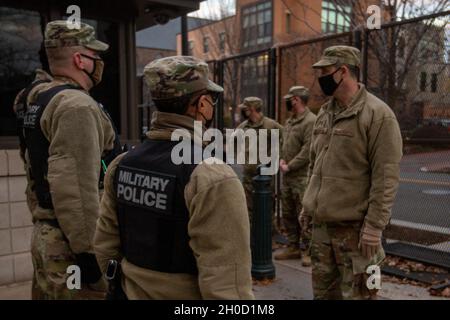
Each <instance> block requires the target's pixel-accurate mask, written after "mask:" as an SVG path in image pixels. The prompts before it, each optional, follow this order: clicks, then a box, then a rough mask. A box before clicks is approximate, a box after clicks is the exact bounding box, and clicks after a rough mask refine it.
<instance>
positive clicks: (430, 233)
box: [362, 12, 450, 268]
mask: <svg viewBox="0 0 450 320" xmlns="http://www.w3.org/2000/svg"><path fill="white" fill-rule="evenodd" d="M449 17H450V15H449V14H448V12H447V13H446V14H441V15H438V14H437V15H433V16H429V17H426V18H419V19H414V20H410V21H405V22H397V23H391V24H388V25H384V26H382V28H381V29H378V30H366V31H365V35H364V37H363V38H364V39H363V41H364V43H363V52H364V55H363V56H364V63H363V69H362V72H363V81H364V82H365V84H366V86H367V88H368V90H369V91H370V92H372V93H374V94H375V95H377V96H378V97H379V98H381V99H382V100H383V101H385V102H386V103H387V104H388V105H389V106H390V107H391V108H392V110H393V111H394V113H395V114H396V116H397V119H398V121H399V124H400V128H401V130H402V135H403V141H404V156H403V159H402V162H401V181H400V187H399V190H398V194H397V197H396V201H395V204H394V207H393V210H392V220H391V224H390V225H389V227H388V229H387V231H386V233H385V236H386V237H387V238H388V242H387V243H386V244H385V247H386V251H387V252H390V253H392V254H395V255H400V256H403V257H406V258H416V259H420V260H422V261H426V262H430V263H432V264H438V265H440V266H446V267H447V268H450V81H449V78H450V61H449V60H450V56H449V55H450V32H449V25H448V22H449Z"/></svg>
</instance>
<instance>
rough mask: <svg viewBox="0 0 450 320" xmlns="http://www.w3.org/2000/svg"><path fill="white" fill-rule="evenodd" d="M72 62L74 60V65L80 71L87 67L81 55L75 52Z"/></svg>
mask: <svg viewBox="0 0 450 320" xmlns="http://www.w3.org/2000/svg"><path fill="white" fill-rule="evenodd" d="M72 60H73V64H74V65H75V66H76V67H77V68H78V69H84V67H85V65H84V62H83V59H82V57H81V54H80V53H79V52H74V53H73V54H72Z"/></svg>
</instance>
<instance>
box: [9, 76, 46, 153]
mask: <svg viewBox="0 0 450 320" xmlns="http://www.w3.org/2000/svg"><path fill="white" fill-rule="evenodd" d="M46 82H50V80H35V81H33V82H32V83H31V84H30V85H29V86H28V87H26V88H25V89H24V90H23V91H22V93H21V95H20V97H19V99H18V101H17V106H16V110H15V113H16V121H17V135H18V136H19V142H20V151H21V153H22V154H25V149H26V145H25V137H24V135H23V118H24V117H25V113H26V112H27V99H28V95H29V94H30V92H31V90H33V89H34V88H35V87H36V86H38V85H40V84H41V83H46Z"/></svg>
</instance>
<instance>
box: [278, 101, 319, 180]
mask: <svg viewBox="0 0 450 320" xmlns="http://www.w3.org/2000/svg"><path fill="white" fill-rule="evenodd" d="M315 121H316V116H315V115H314V114H313V113H312V112H311V111H310V110H309V109H308V108H306V110H305V112H304V113H303V114H301V115H299V116H297V117H290V118H289V119H287V120H286V123H285V125H284V128H283V146H282V148H281V159H283V160H285V161H286V163H287V164H288V166H289V171H288V172H287V173H285V175H284V176H285V178H286V179H295V178H297V177H306V176H307V174H308V164H309V149H310V144H311V134H312V128H313V126H314V122H315Z"/></svg>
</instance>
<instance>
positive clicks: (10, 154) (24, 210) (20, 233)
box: [0, 150, 33, 285]
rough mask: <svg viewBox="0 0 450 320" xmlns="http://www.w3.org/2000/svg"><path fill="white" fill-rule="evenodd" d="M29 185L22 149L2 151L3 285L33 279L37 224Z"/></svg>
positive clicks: (0, 278)
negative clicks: (28, 200)
mask: <svg viewBox="0 0 450 320" xmlns="http://www.w3.org/2000/svg"><path fill="white" fill-rule="evenodd" d="M25 187H26V178H25V171H24V169H23V162H22V160H21V159H20V156H19V150H0V285H4V284H9V283H13V282H22V281H28V280H30V279H31V278H32V272H33V266H32V263H31V255H30V242H31V234H32V230H33V227H32V221H31V213H30V211H29V210H28V206H27V203H26V197H25Z"/></svg>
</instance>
